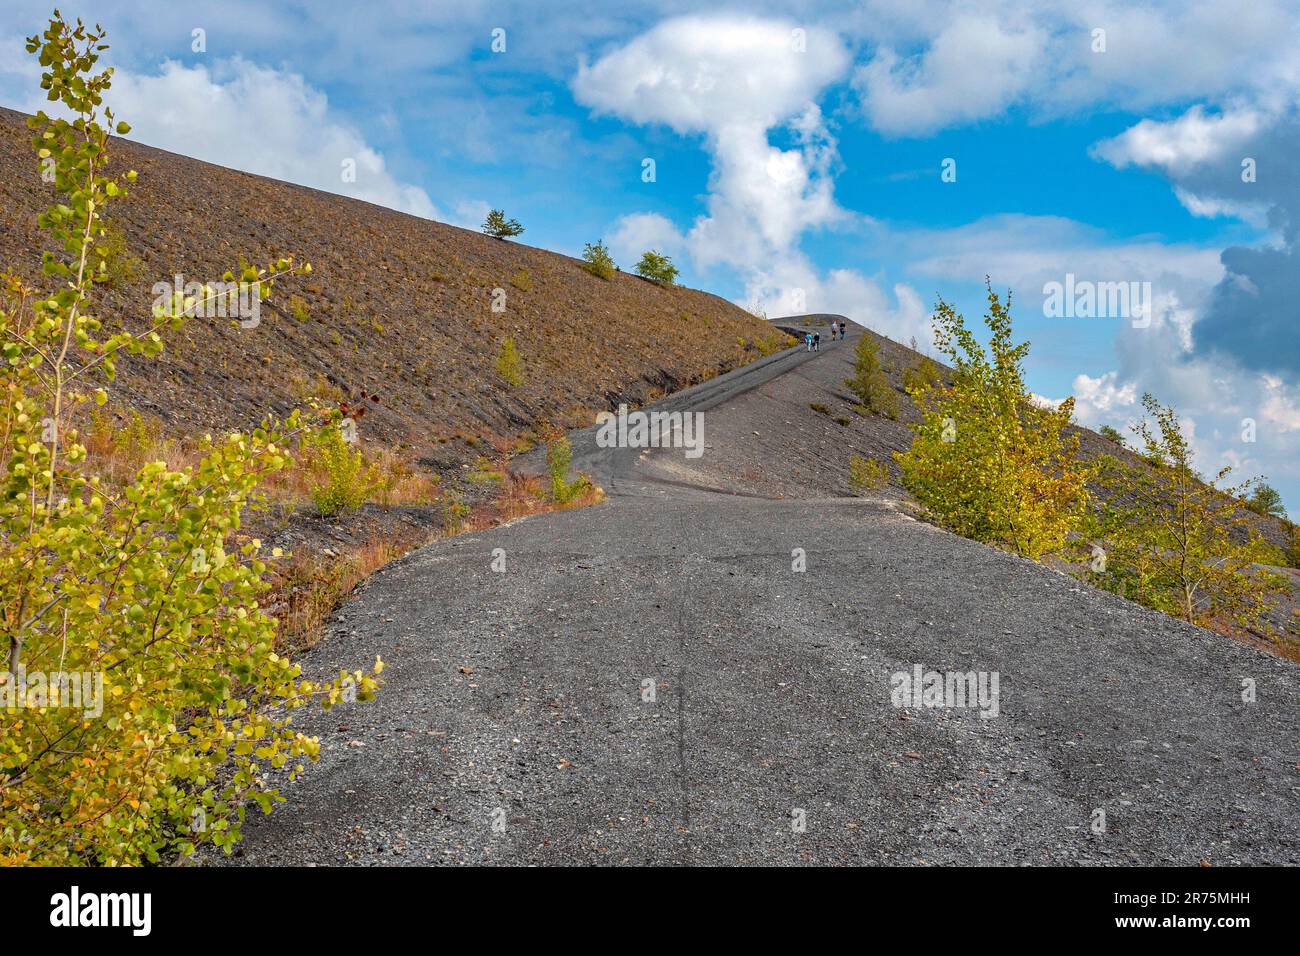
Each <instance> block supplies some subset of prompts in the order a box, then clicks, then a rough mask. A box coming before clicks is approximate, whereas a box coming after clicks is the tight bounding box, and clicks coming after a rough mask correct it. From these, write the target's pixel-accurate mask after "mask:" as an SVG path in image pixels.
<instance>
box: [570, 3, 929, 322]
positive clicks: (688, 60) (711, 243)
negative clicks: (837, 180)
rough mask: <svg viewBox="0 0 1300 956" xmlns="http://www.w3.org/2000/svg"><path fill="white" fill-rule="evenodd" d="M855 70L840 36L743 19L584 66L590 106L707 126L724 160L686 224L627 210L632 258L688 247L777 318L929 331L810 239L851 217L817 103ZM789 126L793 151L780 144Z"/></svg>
mask: <svg viewBox="0 0 1300 956" xmlns="http://www.w3.org/2000/svg"><path fill="white" fill-rule="evenodd" d="M848 66H849V56H848V51H847V50H846V48H845V47H844V45H843V43H842V42H841V41H840V40H839V38H838V37H836V36H835V35H834V34H832V33H829V32H827V31H823V30H820V29H817V28H815V27H807V28H805V27H798V26H796V25H794V24H792V23H789V22H786V21H782V20H771V19H758V18H753V17H743V16H734V15H718V16H689V17H680V18H675V19H671V20H667V21H664V22H663V23H660V24H659V25H658V26H655V27H653V28H652V29H651V30H649V31H647V32H646V33H644V34H642V35H641V36H639V37H636V38H635V39H633V40H632V41H630V42H629V43H627V44H626V45H624V46H622V47H620V48H618V49H616V50H614V51H612V52H610V53H607V54H606V55H605V56H603V57H602V58H600V59H599V60H597V61H596V62H595V63H592V64H586V63H584V64H582V65H581V66H580V68H579V71H578V75H577V77H576V79H575V80H574V83H573V90H574V95H575V97H576V98H577V100H578V101H579V102H580V103H583V104H585V105H587V106H590V107H591V108H592V109H593V111H595V112H596V113H599V114H609V115H615V116H618V117H621V118H623V119H626V120H629V121H631V122H635V123H641V124H656V123H662V124H665V125H667V126H669V127H671V128H672V129H674V130H676V131H677V132H679V133H683V134H695V135H702V136H703V138H704V144H705V148H706V149H707V150H708V151H709V154H710V156H711V159H712V163H713V168H712V173H711V175H710V177H709V194H708V197H707V199H706V201H705V203H706V211H705V213H704V214H703V215H701V216H699V217H698V218H697V219H696V220H695V222H694V223H693V224H692V225H691V226H690V227H689V228H687V229H679V228H678V227H677V226H676V225H675V224H673V223H672V222H670V221H669V220H668V219H666V218H665V217H663V216H661V215H658V214H654V213H638V214H635V215H630V216H624V217H623V218H622V219H620V220H619V221H618V223H617V226H616V228H615V230H614V233H613V235H612V236H611V239H610V245H611V248H612V249H613V250H614V251H615V252H616V253H621V254H622V255H623V256H624V257H625V258H629V259H634V258H635V257H637V256H639V255H640V253H641V252H642V251H644V250H645V249H647V248H658V249H659V250H660V251H671V250H681V251H683V252H685V253H686V254H688V255H689V256H690V259H691V262H692V263H693V264H694V265H695V267H696V268H698V269H710V268H713V267H715V266H724V267H730V268H733V269H736V270H738V271H739V272H740V273H741V274H742V276H743V277H744V283H745V289H746V291H745V299H744V304H746V305H747V306H748V307H750V308H753V309H755V310H761V311H764V312H766V313H767V314H768V315H772V316H776V315H785V314H792V313H797V312H810V311H811V312H840V313H842V314H845V315H848V316H850V317H851V318H853V319H855V320H856V321H860V322H863V323H866V324H871V325H872V326H873V327H875V328H880V330H881V331H885V330H886V329H888V330H891V331H894V332H898V333H899V334H903V333H906V335H904V338H906V337H907V335H910V334H913V333H915V332H922V333H923V332H924V328H923V326H924V323H923V322H920V321H917V313H918V311H919V310H918V308H917V307H916V303H917V302H918V301H919V300H918V299H917V297H916V296H915V293H913V292H911V290H909V289H907V288H906V287H901V291H900V290H896V291H895V298H894V301H893V302H891V301H890V300H889V297H888V296H887V295H886V294H885V293H883V292H882V291H881V289H880V288H879V287H878V286H877V285H876V283H874V282H873V281H871V280H869V279H867V278H865V277H864V276H862V275H860V274H858V273H856V272H853V271H851V270H835V271H832V272H830V273H827V274H824V275H823V274H821V273H820V272H819V271H818V270H817V269H816V268H814V267H813V266H812V264H811V263H810V261H809V260H808V258H807V257H806V256H805V255H804V254H803V252H802V251H801V250H800V247H799V243H800V240H801V238H802V236H803V235H804V234H806V233H807V232H808V231H810V230H813V229H817V228H822V227H830V226H837V225H840V224H845V223H848V222H850V221H852V220H853V218H854V217H853V216H851V215H850V214H849V213H847V212H846V211H845V210H843V209H842V208H841V207H840V206H839V205H838V204H837V203H836V201H835V196H834V174H835V168H836V164H837V162H838V159H839V157H838V151H837V144H836V142H835V139H834V137H833V136H832V135H831V133H830V131H829V130H828V128H827V125H826V123H825V120H824V117H823V115H822V112H821V109H820V108H819V106H818V103H817V97H818V96H819V95H820V93H821V91H822V89H823V88H824V87H825V86H826V85H827V84H828V83H831V82H833V81H835V80H837V79H840V78H842V77H843V76H844V75H845V74H846V73H847V70H848ZM778 129H779V130H780V131H781V132H782V133H783V134H784V136H785V138H786V140H787V145H786V146H785V147H780V146H775V145H773V143H772V135H773V133H774V131H776V130H778Z"/></svg>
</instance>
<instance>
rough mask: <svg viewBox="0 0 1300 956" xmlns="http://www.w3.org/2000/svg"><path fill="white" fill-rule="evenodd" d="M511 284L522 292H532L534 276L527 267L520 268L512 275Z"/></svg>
mask: <svg viewBox="0 0 1300 956" xmlns="http://www.w3.org/2000/svg"><path fill="white" fill-rule="evenodd" d="M510 284H511V285H512V286H514V287H515V288H516V289H519V290H520V291H521V292H531V291H532V288H533V277H532V276H531V275H529V273H528V270H527V269H520V270H519V271H518V272H516V273H515V274H514V275H512V276H511V277H510Z"/></svg>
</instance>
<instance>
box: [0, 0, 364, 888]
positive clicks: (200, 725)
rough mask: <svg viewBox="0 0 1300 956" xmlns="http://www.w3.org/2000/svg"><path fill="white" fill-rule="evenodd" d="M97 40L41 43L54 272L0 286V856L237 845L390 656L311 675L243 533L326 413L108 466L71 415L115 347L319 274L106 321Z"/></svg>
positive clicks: (40, 857)
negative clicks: (175, 466)
mask: <svg viewBox="0 0 1300 956" xmlns="http://www.w3.org/2000/svg"><path fill="white" fill-rule="evenodd" d="M105 48H106V45H105V43H104V33H103V30H102V29H101V28H99V27H95V28H93V29H91V28H88V27H86V26H85V25H83V24H82V23H81V22H80V21H78V22H77V23H76V24H70V23H68V22H66V21H64V20H63V19H62V18H61V17H60V16H59V15H58V14H57V13H56V15H55V18H54V19H53V20H51V21H50V24H49V27H48V29H46V30H45V32H44V33H43V34H42V35H38V36H33V37H31V38H30V39H28V41H27V50H28V51H29V52H30V53H34V54H37V55H38V57H39V60H40V65H41V67H42V68H43V71H44V72H43V76H42V81H41V87H42V88H43V89H44V90H46V91H47V93H48V97H49V99H50V100H51V101H55V102H57V103H59V104H60V105H61V107H62V108H63V109H65V110H66V111H67V113H68V114H70V115H71V116H72V117H73V119H71V120H64V119H52V118H51V117H49V116H48V115H46V114H45V113H44V112H43V111H42V112H39V113H37V114H36V116H35V117H33V118H31V119H30V120H29V121H28V124H29V126H30V128H31V129H32V130H33V132H34V145H35V148H36V150H37V157H36V159H37V162H34V163H33V168H32V172H31V175H33V176H34V177H35V176H36V175H38V170H39V171H46V172H48V171H52V172H53V183H54V187H55V190H56V191H57V193H58V194H59V195H58V198H57V199H56V200H55V201H54V202H53V204H52V205H51V206H50V207H49V208H48V209H47V210H46V211H45V212H44V213H42V214H41V215H40V219H39V224H40V226H41V227H42V228H43V229H44V230H45V232H46V234H47V235H48V236H49V237H50V239H51V240H52V242H51V245H52V247H53V248H54V249H57V250H58V251H57V252H47V253H45V255H44V256H43V260H42V269H43V274H44V277H45V279H44V281H43V283H42V284H43V285H44V286H45V288H43V289H36V288H31V287H29V286H28V285H26V284H25V283H24V282H22V281H20V280H19V279H18V278H15V277H13V276H5V277H4V279H3V283H2V284H0V341H2V347H3V350H4V362H3V364H2V365H0V389H2V390H3V393H4V401H3V404H0V461H2V462H3V466H2V467H3V472H2V473H0V608H2V612H3V619H2V626H3V631H4V633H3V638H2V639H0V653H3V655H4V657H3V659H0V667H3V671H2V672H0V865H3V864H24V863H44V864H78V863H86V864H103V865H121V864H134V863H140V862H143V861H156V860H159V859H160V858H161V857H163V856H164V855H165V854H169V853H172V852H180V853H188V852H191V851H192V850H193V849H194V848H195V847H196V845H197V844H200V843H204V842H206V843H211V844H216V845H218V846H221V847H224V848H226V849H227V850H228V849H229V848H230V847H231V846H232V845H233V844H234V843H235V842H236V841H237V840H238V839H239V836H240V828H241V824H242V821H243V817H244V812H245V807H246V805H248V804H249V802H250V801H251V802H254V803H256V804H257V805H259V806H260V807H261V808H262V809H263V810H265V811H267V812H269V811H270V809H271V807H272V805H273V804H274V803H275V802H276V801H277V800H278V799H280V798H279V795H278V793H277V791H276V789H275V788H274V787H272V786H271V785H270V784H269V783H268V782H267V775H268V772H269V771H270V770H271V769H273V768H284V769H285V770H286V771H287V772H288V774H289V775H290V776H292V775H293V774H294V773H296V772H297V770H298V769H300V767H301V764H302V762H303V761H305V760H308V759H315V758H316V756H317V754H318V751H319V744H318V743H317V741H316V739H315V738H311V737H307V736H305V735H303V734H301V733H299V732H297V731H296V730H295V729H294V728H293V726H292V724H291V720H292V714H293V711H294V710H295V709H296V708H298V707H301V706H303V705H305V704H307V703H309V702H312V701H321V702H323V703H325V704H326V705H331V704H333V703H335V702H338V701H340V700H352V699H354V698H355V699H366V698H368V697H370V696H372V694H373V693H374V691H375V688H376V685H377V680H376V677H375V674H377V673H378V671H379V670H380V669H381V667H382V664H381V662H379V661H376V663H375V666H374V668H372V669H370V670H367V671H361V670H357V671H353V672H351V673H347V672H343V673H340V674H339V675H338V677H337V678H334V679H331V680H329V681H326V682H324V683H313V682H310V681H307V680H304V679H303V678H302V677H301V675H300V671H299V668H298V667H297V666H296V665H295V664H294V663H293V662H292V661H290V660H288V659H287V658H285V657H284V656H282V655H280V654H277V653H276V651H275V647H274V643H275V622H274V621H273V619H272V618H271V617H270V616H268V615H267V614H266V612H265V611H264V610H263V608H262V607H261V606H260V604H259V597H260V596H261V595H262V594H263V592H264V591H265V590H266V588H267V584H266V583H265V581H264V578H263V575H264V573H265V572H266V564H265V563H264V560H263V557H262V555H261V554H260V551H261V546H260V543H259V542H257V541H256V540H243V541H241V540H238V539H237V537H236V536H237V535H238V533H239V529H240V527H241V521H242V515H243V512H244V511H245V509H246V508H247V507H250V506H253V505H256V503H257V501H258V500H259V499H258V490H257V489H258V486H259V483H260V482H261V481H262V480H263V479H264V478H265V477H266V476H267V475H268V474H270V473H271V472H274V471H276V470H277V469H280V468H283V467H284V466H285V465H286V464H288V463H289V456H288V455H287V453H286V451H285V449H286V447H287V446H288V445H290V444H291V443H292V441H293V440H294V438H295V437H299V436H303V435H307V434H310V433H312V432H313V431H314V430H315V429H317V428H318V427H319V425H318V424H317V418H318V415H317V413H315V412H308V413H307V414H305V415H298V414H295V415H292V416H290V417H289V419H287V420H286V421H284V422H282V423H279V424H274V423H271V422H269V421H268V422H266V423H265V424H264V426H263V427H260V428H257V429H254V430H253V431H251V432H247V433H231V434H226V435H222V436H220V437H216V438H209V439H207V441H206V442H205V448H204V456H203V458H202V461H201V463H200V464H199V465H198V466H197V467H194V468H188V469H186V470H183V471H174V470H171V469H170V468H169V467H168V466H167V465H166V463H164V462H161V461H154V462H147V463H146V464H144V465H143V466H142V467H141V468H140V469H139V470H138V472H137V473H136V474H135V475H134V476H133V477H131V478H130V479H128V480H126V481H125V482H124V483H120V482H119V483H113V482H110V481H109V480H107V479H105V478H104V477H103V476H101V475H99V474H96V473H94V472H93V471H92V469H91V468H90V467H89V466H88V465H87V462H86V453H85V448H84V446H83V445H82V444H81V443H80V442H79V441H78V435H77V431H76V427H75V422H76V420H77V419H76V416H77V412H78V410H80V409H83V407H85V406H87V405H88V404H90V403H96V404H99V405H103V404H104V403H105V402H106V400H107V394H106V392H105V390H104V389H103V387H102V385H103V384H104V383H106V382H107V381H111V380H112V379H113V376H114V372H115V366H116V362H117V360H118V358H119V357H121V356H123V355H127V354H129V355H133V356H139V357H142V358H144V357H151V356H155V355H157V354H158V353H159V351H160V350H161V349H162V344H163V339H162V335H161V334H160V333H162V332H165V331H167V330H169V329H176V328H179V327H180V326H182V325H183V324H184V323H185V322H186V321H187V318H188V317H190V316H192V315H195V314H196V313H199V312H202V311H203V308H204V305H205V303H207V302H210V301H211V300H212V298H213V297H214V296H217V295H224V294H227V293H229V292H230V291H231V290H232V289H234V290H235V291H236V292H237V293H242V294H244V295H256V296H259V297H262V298H264V297H265V296H266V295H267V294H268V293H269V291H270V288H271V286H272V284H273V282H274V281H275V280H276V279H277V278H279V277H283V276H286V275H288V274H292V273H296V272H299V271H306V269H307V267H306V266H301V267H295V266H294V265H293V263H292V262H291V261H289V260H287V259H282V260H279V261H277V262H276V263H274V264H272V265H271V266H270V267H268V268H266V269H256V268H251V267H250V268H247V269H241V270H240V273H239V275H238V277H236V276H235V275H233V274H229V273H228V274H227V276H226V277H225V278H224V279H223V287H224V291H221V290H218V289H216V288H215V287H214V286H212V285H209V284H205V285H204V286H203V291H201V292H200V293H198V294H197V295H183V294H181V293H177V294H176V295H175V296H174V297H172V299H171V301H169V302H167V303H165V304H162V305H160V306H159V307H157V308H156V309H155V314H154V318H153V320H152V321H151V322H149V323H147V325H146V327H145V328H144V329H142V330H140V331H139V332H138V333H132V332H128V331H118V332H112V333H110V332H109V331H108V329H107V328H106V327H105V325H104V324H103V323H101V320H100V318H99V317H98V316H96V315H95V307H94V303H95V302H96V301H98V297H96V296H95V295H93V290H94V287H95V286H96V285H100V284H104V283H105V282H108V281H112V278H113V277H112V275H111V272H110V271H109V270H108V269H107V261H106V259H105V256H104V252H105V250H104V248H103V240H104V238H105V219H104V211H105V208H106V207H108V206H109V205H110V204H111V203H112V202H114V201H115V200H116V199H118V198H119V197H121V196H123V195H124V194H125V192H126V188H127V187H126V184H127V183H130V182H134V181H135V178H136V177H135V175H134V173H127V174H125V175H124V176H122V177H121V178H113V177H110V176H109V175H107V165H108V146H109V130H110V129H113V130H115V131H116V132H117V133H119V134H124V133H126V132H128V127H127V125H126V124H125V123H117V124H116V125H114V120H113V114H112V112H111V110H109V109H108V108H106V107H104V106H103V105H102V104H103V100H104V96H105V94H106V93H107V91H108V89H109V85H110V81H111V75H112V71H111V70H103V71H101V72H98V73H95V72H93V70H94V68H95V64H96V62H97V60H98V58H99V55H100V53H101V52H102V51H103V50H104V49H105ZM101 119H102V120H103V122H102V123H101ZM9 172H10V173H11V174H12V175H15V176H18V175H22V174H23V173H22V171H21V170H10V171H9ZM110 245H111V244H110ZM109 251H111V249H110V250H109ZM331 414H332V413H328V412H327V413H323V417H325V418H326V419H327V420H328V418H329V416H330V415H331ZM74 682H75V687H76V688H77V690H78V691H80V693H79V694H78V693H76V692H75V691H74V689H73V686H74ZM70 705H71V706H70Z"/></svg>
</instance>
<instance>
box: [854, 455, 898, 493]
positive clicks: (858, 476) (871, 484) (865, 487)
mask: <svg viewBox="0 0 1300 956" xmlns="http://www.w3.org/2000/svg"><path fill="white" fill-rule="evenodd" d="M887 481H889V466H888V465H886V464H885V463H884V462H883V461H875V460H868V459H866V458H863V457H862V456H861V455H854V456H853V457H852V458H850V459H849V487H850V488H852V489H853V490H854V491H858V492H863V491H875V490H876V489H877V488H881V487H883V486H884V485H885V483H886V482H887Z"/></svg>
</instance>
